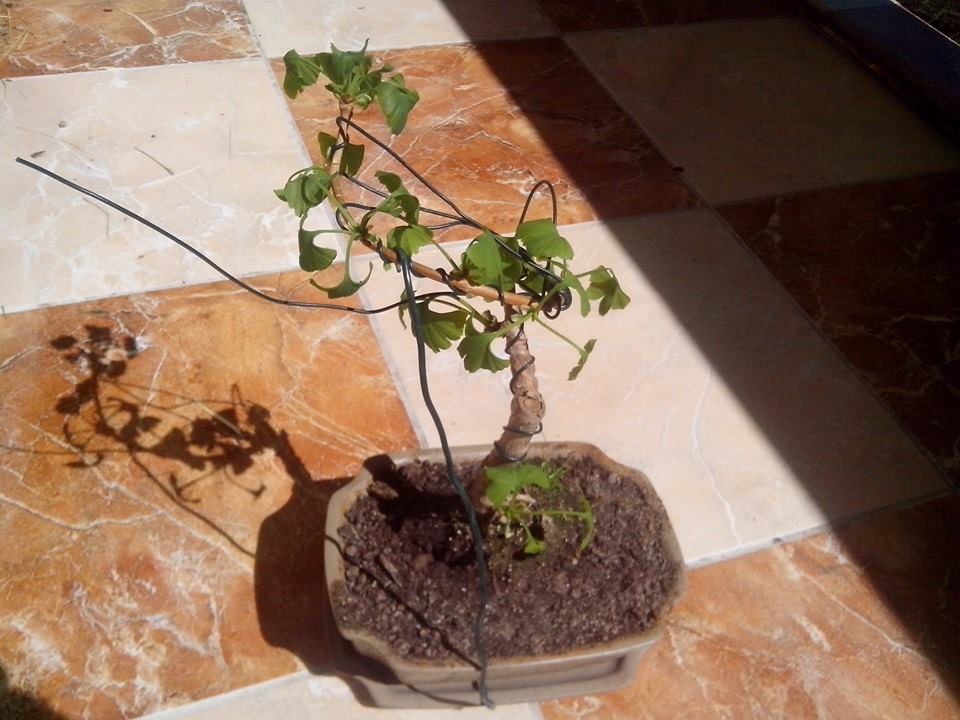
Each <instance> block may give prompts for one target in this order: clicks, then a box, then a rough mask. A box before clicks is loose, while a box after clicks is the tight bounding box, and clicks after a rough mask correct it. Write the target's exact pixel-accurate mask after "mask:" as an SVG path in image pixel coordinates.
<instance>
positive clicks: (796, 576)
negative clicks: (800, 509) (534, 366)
mask: <svg viewBox="0 0 960 720" xmlns="http://www.w3.org/2000/svg"><path fill="white" fill-rule="evenodd" d="M958 529H960V502H958V499H957V496H953V497H952V498H947V499H944V500H938V501H936V502H932V503H930V504H927V505H924V506H922V507H919V508H915V509H911V510H905V511H902V512H897V513H892V514H887V515H883V516H881V517H878V518H875V519H873V520H870V521H868V522H865V523H861V524H858V525H855V526H852V527H849V528H846V529H843V530H840V531H837V532H835V533H825V534H821V535H817V536H814V537H811V538H808V539H805V540H802V541H800V542H796V543H791V544H786V545H780V546H778V547H776V548H773V549H770V550H765V551H763V552H760V553H756V554H754V555H750V556H748V557H743V558H738V559H737V560H733V561H730V562H726V563H721V564H718V565H713V566H710V567H706V568H701V569H699V570H696V571H694V572H692V573H691V574H690V576H689V585H688V589H687V594H686V596H685V598H684V599H683V600H682V601H681V603H680V605H679V606H678V607H677V608H676V609H675V610H674V613H673V616H672V618H671V620H670V622H669V624H668V627H667V632H666V635H665V637H664V639H663V640H662V641H661V643H660V644H659V645H657V646H656V647H655V648H654V649H653V650H651V652H650V653H649V654H648V655H647V656H646V657H645V658H644V659H643V661H642V662H641V665H640V668H639V670H638V673H637V679H636V681H635V682H634V684H633V685H632V686H630V687H629V688H627V689H625V690H622V691H620V692H616V693H610V694H607V695H602V696H591V697H584V698H578V699H576V700H569V701H563V702H555V703H549V704H545V705H544V706H543V715H544V718H545V719H546V720H574V719H576V720H587V719H588V718H589V719H590V720H626V719H627V718H630V719H631V720H634V719H638V720H639V719H640V718H643V719H645V720H646V719H654V718H664V719H666V718H671V719H672V718H678V717H696V718H704V719H705V720H711V719H713V718H765V719H768V720H788V719H789V720H799V719H802V718H844V719H845V720H847V719H849V720H861V719H862V720H874V719H875V718H889V719H890V720H895V719H899V718H918V719H919V718H925V719H929V720H933V719H937V720H948V718H956V717H958V716H960V699H958V698H960V692H958V691H960V686H958V685H960V684H958V678H960V634H958V633H957V631H956V630H957V625H958V624H960V593H958V589H957V583H956V578H957V573H958V572H960V566H958V563H957V555H956V553H955V552H954V548H956V546H957V543H958V542H960V534H958Z"/></svg>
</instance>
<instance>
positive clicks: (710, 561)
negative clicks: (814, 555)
mask: <svg viewBox="0 0 960 720" xmlns="http://www.w3.org/2000/svg"><path fill="white" fill-rule="evenodd" d="M952 495H960V489H958V488H953V487H951V488H944V489H943V490H935V491H933V492H929V493H926V494H924V495H918V496H917V497H913V498H909V499H907V500H901V501H899V502H896V503H892V504H890V505H884V506H882V507H878V508H872V509H870V510H864V511H861V512H857V513H854V514H852V515H848V516H845V517H840V518H836V519H833V520H827V521H825V522H822V523H820V524H818V525H814V526H812V527H809V528H804V529H803V530H797V531H795V532H792V533H787V534H785V535H778V536H776V537H774V538H772V539H771V540H762V541H760V542H757V543H753V544H749V545H745V546H743V547H740V548H737V549H735V550H729V551H726V552H722V553H717V554H716V555H708V556H706V557H702V558H698V559H697V560H694V561H693V562H690V563H687V569H688V570H697V569H699V568H703V567H709V566H711V565H717V564H719V563H724V562H728V561H732V560H737V559H739V558H741V557H746V556H748V555H754V554H756V553H759V552H763V551H765V550H770V549H772V548H775V547H777V546H778V545H785V544H790V543H795V542H798V541H800V540H803V539H805V538H808V537H813V536H814V535H821V534H827V533H834V534H835V533H837V532H839V531H842V530H844V529H846V528H849V527H853V526H854V525H860V524H863V523H866V522H869V521H870V520H873V519H874V518H878V517H881V516H884V515H893V514H895V513H898V512H902V511H904V510H909V509H910V508H915V507H920V506H922V505H925V504H927V503H930V502H933V501H935V500H939V499H940V498H945V497H950V496H952Z"/></svg>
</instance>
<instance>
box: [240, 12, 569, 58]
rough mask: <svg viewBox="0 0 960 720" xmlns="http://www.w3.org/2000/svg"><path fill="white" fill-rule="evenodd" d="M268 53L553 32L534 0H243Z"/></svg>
mask: <svg viewBox="0 0 960 720" xmlns="http://www.w3.org/2000/svg"><path fill="white" fill-rule="evenodd" d="M245 3H246V6H247V11H248V12H249V13H250V18H251V20H252V21H253V26H254V29H255V30H256V33H257V36H258V37H259V38H260V42H261V44H262V46H263V51H264V52H265V53H266V55H267V57H283V54H284V53H286V52H287V50H290V49H291V48H296V49H297V50H298V51H300V52H302V53H308V52H321V51H326V50H329V49H330V44H331V43H333V44H335V45H336V46H337V47H339V48H340V49H342V50H350V49H353V48H359V47H360V46H362V45H363V43H364V42H366V41H369V43H370V45H369V47H371V48H375V49H387V48H404V47H416V46H421V45H440V44H449V43H460V42H469V41H471V40H474V41H475V40H506V39H511V38H525V37H544V36H547V35H556V34H557V31H556V29H555V28H554V26H553V25H552V24H551V23H550V21H549V20H548V19H547V18H546V17H545V16H544V14H543V13H542V12H541V11H540V9H539V8H538V7H537V4H536V2H535V0H483V1H482V2H478V1H477V0H404V2H402V3H397V2H394V1H393V0H364V2H362V3H357V2H353V0H324V3H323V6H322V11H318V6H317V3H316V2H315V0H245Z"/></svg>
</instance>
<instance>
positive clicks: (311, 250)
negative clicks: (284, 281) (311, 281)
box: [297, 225, 337, 272]
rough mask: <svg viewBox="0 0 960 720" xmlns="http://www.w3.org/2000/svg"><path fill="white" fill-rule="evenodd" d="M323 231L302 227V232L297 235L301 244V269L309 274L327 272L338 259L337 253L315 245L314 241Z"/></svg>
mask: <svg viewBox="0 0 960 720" xmlns="http://www.w3.org/2000/svg"><path fill="white" fill-rule="evenodd" d="M321 232H322V231H321V230H305V229H304V227H303V225H300V231H299V233H297V239H298V240H299V242H300V269H301V270H306V271H307V272H316V271H318V270H326V269H327V268H328V267H330V265H331V264H332V263H333V260H334V258H336V257H337V251H336V250H331V249H329V248H322V247H317V246H316V245H314V244H313V239H314V238H315V237H316V236H317V235H319V234H320V233H321Z"/></svg>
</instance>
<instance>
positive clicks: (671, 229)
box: [358, 210, 945, 562]
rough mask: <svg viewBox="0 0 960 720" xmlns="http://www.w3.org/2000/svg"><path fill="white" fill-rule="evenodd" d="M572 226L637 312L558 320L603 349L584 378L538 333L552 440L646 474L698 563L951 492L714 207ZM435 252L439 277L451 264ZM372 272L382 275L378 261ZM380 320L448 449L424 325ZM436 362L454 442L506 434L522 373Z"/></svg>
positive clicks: (405, 381) (393, 355)
mask: <svg viewBox="0 0 960 720" xmlns="http://www.w3.org/2000/svg"><path fill="white" fill-rule="evenodd" d="M564 234H565V236H566V237H567V238H568V239H569V240H570V241H571V243H572V244H573V246H574V248H575V249H576V251H577V253H578V255H577V257H578V266H581V267H582V268H584V269H589V268H591V267H594V266H596V265H598V264H604V265H607V266H609V267H613V268H615V270H616V272H617V274H618V277H619V279H620V282H621V284H622V285H623V287H624V289H625V290H626V292H627V294H628V295H630V296H631V297H632V304H631V305H630V306H629V308H628V309H627V310H625V311H622V312H618V313H611V314H610V315H608V316H607V317H605V318H594V317H590V318H587V319H582V318H580V317H579V316H578V315H576V311H575V310H574V311H570V312H568V313H566V314H565V315H564V316H563V317H562V318H561V319H560V320H558V321H557V323H556V327H557V328H558V329H559V330H561V331H562V332H564V333H566V334H568V335H570V336H571V337H572V338H573V339H574V340H578V341H579V342H581V343H583V342H585V341H586V340H587V339H589V338H596V339H598V343H597V346H596V349H595V350H594V351H593V355H592V356H591V359H590V361H589V362H588V363H587V366H586V368H585V369H584V371H583V373H582V374H581V375H580V377H579V379H577V380H576V381H575V382H568V381H567V373H568V371H569V370H570V368H571V367H572V366H573V365H574V364H575V362H576V359H577V358H576V353H575V352H573V351H572V350H571V349H570V348H569V347H568V346H567V345H565V344H564V342H563V341H561V340H559V339H557V338H556V337H554V336H552V335H550V334H549V333H547V332H546V331H544V330H543V329H542V328H540V327H537V326H534V327H531V328H530V329H529V336H530V342H531V349H532V351H533V354H534V355H535V356H536V358H537V371H538V376H539V378H540V384H541V388H542V391H543V394H544V397H545V399H546V403H547V415H546V418H545V431H544V434H543V436H542V437H543V439H545V440H580V441H586V442H592V443H594V444H596V445H597V446H598V447H600V448H601V449H602V450H604V451H605V452H606V453H607V454H608V455H609V456H610V457H612V458H614V459H616V460H618V461H620V462H623V463H625V464H628V465H632V466H633V467H637V468H640V469H641V470H643V471H644V472H646V473H647V474H648V475H649V476H650V478H651V479H652V481H653V483H654V485H655V486H656V487H657V489H658V492H659V493H660V494H661V496H662V498H663V500H664V502H665V504H666V506H667V509H668V511H669V512H670V516H671V518H672V519H673V522H674V525H675V527H676V530H677V535H678V537H679V539H680V544H681V546H682V549H683V551H684V555H685V557H686V559H687V561H688V562H697V561H701V560H704V559H709V558H713V559H715V558H717V557H719V556H722V555H724V554H727V553H733V552H737V551H741V550H744V549H748V548H751V547H756V546H758V545H761V544H763V543H767V542H770V541H771V540H773V539H774V538H776V537H783V536H785V535H788V534H790V533H797V532H801V531H804V530H807V529H810V528H813V527H816V526H819V525H820V524H822V523H824V522H825V521H827V520H831V519H837V518H842V517H848V516H851V515H854V514H856V513H860V512H863V511H866V510H871V509H874V508H879V507H884V506H887V505H890V504H893V503H897V502H900V501H903V500H906V499H909V498H912V497H918V496H924V495H926V494H929V493H931V492H934V491H938V490H942V489H943V488H944V486H945V481H944V480H943V479H942V478H941V477H940V476H939V475H938V474H937V472H936V470H935V469H934V468H933V466H932V465H931V464H930V463H929V462H928V460H927V459H926V458H925V457H924V455H923V454H922V453H921V451H920V450H919V449H918V448H917V447H916V446H915V445H914V444H913V442H912V441H911V440H910V439H909V438H908V437H907V435H906V434H905V433H904V432H903V431H902V429H901V428H900V427H899V426H898V425H897V424H896V423H895V421H894V420H893V419H892V418H891V416H890V415H889V414H888V413H887V411H886V410H885V409H884V408H883V407H882V406H881V405H880V404H879V403H878V402H877V401H876V399H875V398H874V397H873V396H872V395H871V394H870V392H869V391H868V390H867V388H866V387H865V386H864V385H863V384H862V382H861V380H860V379H859V378H858V377H857V376H856V374H855V373H854V372H852V371H851V370H850V369H849V368H848V367H847V366H846V365H845V363H844V362H843V361H842V360H841V359H840V357H839V356H838V355H837V354H836V352H835V351H834V350H833V348H831V347H830V346H829V344H828V343H826V342H825V341H824V340H823V339H822V338H821V337H820V336H819V335H818V334H817V333H816V331H815V330H814V328H813V327H811V325H810V323H809V322H808V320H807V319H806V318H805V317H804V316H803V314H802V313H801V312H800V311H799V310H798V309H797V307H796V306H795V304H794V303H793V301H792V300H791V298H790V297H789V295H787V293H785V292H784V291H783V289H782V288H781V287H780V286H779V285H778V284H777V283H776V281H775V280H774V279H773V278H772V276H771V275H770V274H769V273H768V272H767V271H766V270H765V269H764V268H763V266H762V265H761V264H760V263H759V262H757V260H756V259H755V258H753V257H752V256H751V255H750V254H749V252H748V251H746V250H745V249H744V248H743V247H742V245H741V244H740V243H739V241H738V240H737V239H736V238H735V237H734V236H732V235H731V234H730V233H729V232H728V231H727V230H726V229H724V228H723V227H722V225H721V223H720V222H719V221H718V220H716V219H715V218H714V217H713V216H712V215H711V214H710V212H709V211H706V210H694V211H690V212H685V213H672V214H669V215H662V216H650V217H646V218H640V219H624V220H619V221H615V222H611V223H609V224H600V223H589V224H582V225H577V226H572V227H568V228H565V233H564ZM452 249H453V248H452ZM425 252H426V251H425ZM433 252H434V253H435V252H436V251H433ZM418 257H419V256H418ZM423 257H424V260H423V262H424V263H426V264H427V265H428V266H430V267H433V266H434V263H436V264H442V263H441V262H440V260H439V258H437V257H436V256H435V255H433V254H429V253H426V254H424V256H423ZM359 262H360V263H362V264H363V265H364V270H365V266H366V265H365V264H366V263H367V262H368V261H367V260H361V261H359ZM358 272H359V270H358ZM421 287H426V281H424V282H423V284H422V285H421ZM367 288H368V289H367V291H366V292H367V295H366V298H365V302H366V303H367V304H368V305H369V306H374V305H376V306H379V305H383V304H386V303H387V302H390V301H393V300H395V299H396V298H397V297H398V295H399V291H400V288H399V281H398V279H397V278H396V277H395V276H394V275H393V274H391V275H389V276H388V277H386V278H381V281H380V282H377V283H376V284H374V283H373V281H371V283H370V284H369V285H368V286H367ZM373 322H374V327H375V329H376V330H377V332H378V334H379V335H380V338H381V341H382V344H383V347H384V348H385V353H386V354H387V356H388V358H389V359H390V361H391V363H392V366H393V367H395V373H396V377H397V381H398V384H399V387H400V390H401V392H402V393H403V395H404V397H405V401H406V402H407V404H408V407H409V408H410V414H411V416H412V417H414V418H415V421H416V422H417V423H418V432H419V433H420V436H421V437H422V438H423V439H424V440H423V442H424V444H426V445H431V446H435V445H437V443H438V440H437V436H436V433H435V431H434V430H433V426H432V424H431V422H430V420H429V417H428V415H427V413H426V411H425V410H424V408H423V404H422V402H421V400H420V393H419V388H418V380H417V376H416V357H415V352H414V341H413V337H412V335H411V334H410V331H409V330H404V329H403V328H402V327H401V326H400V325H399V323H397V320H396V317H394V316H392V315H384V316H378V317H377V318H376V319H374V321H373ZM429 367H430V372H431V376H430V377H431V380H430V382H431V392H432V395H433V398H434V400H435V401H436V403H437V406H438V408H439V410H440V414H441V417H442V418H443V420H444V423H445V425H446V429H447V432H448V434H449V436H450V439H451V442H453V443H455V444H474V443H483V442H491V441H492V440H493V439H495V438H496V437H497V436H498V435H499V429H500V427H501V425H503V423H504V422H505V421H506V420H507V408H508V404H509V393H508V389H507V384H508V380H509V378H508V376H506V375H505V374H500V375H496V376H493V375H491V374H489V373H487V372H485V371H484V372H483V373H481V374H478V375H474V376H468V374H467V373H466V371H465V370H464V369H463V367H462V365H461V362H460V358H459V356H457V354H456V353H455V352H448V353H444V354H440V355H436V356H431V357H430V359H429Z"/></svg>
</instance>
